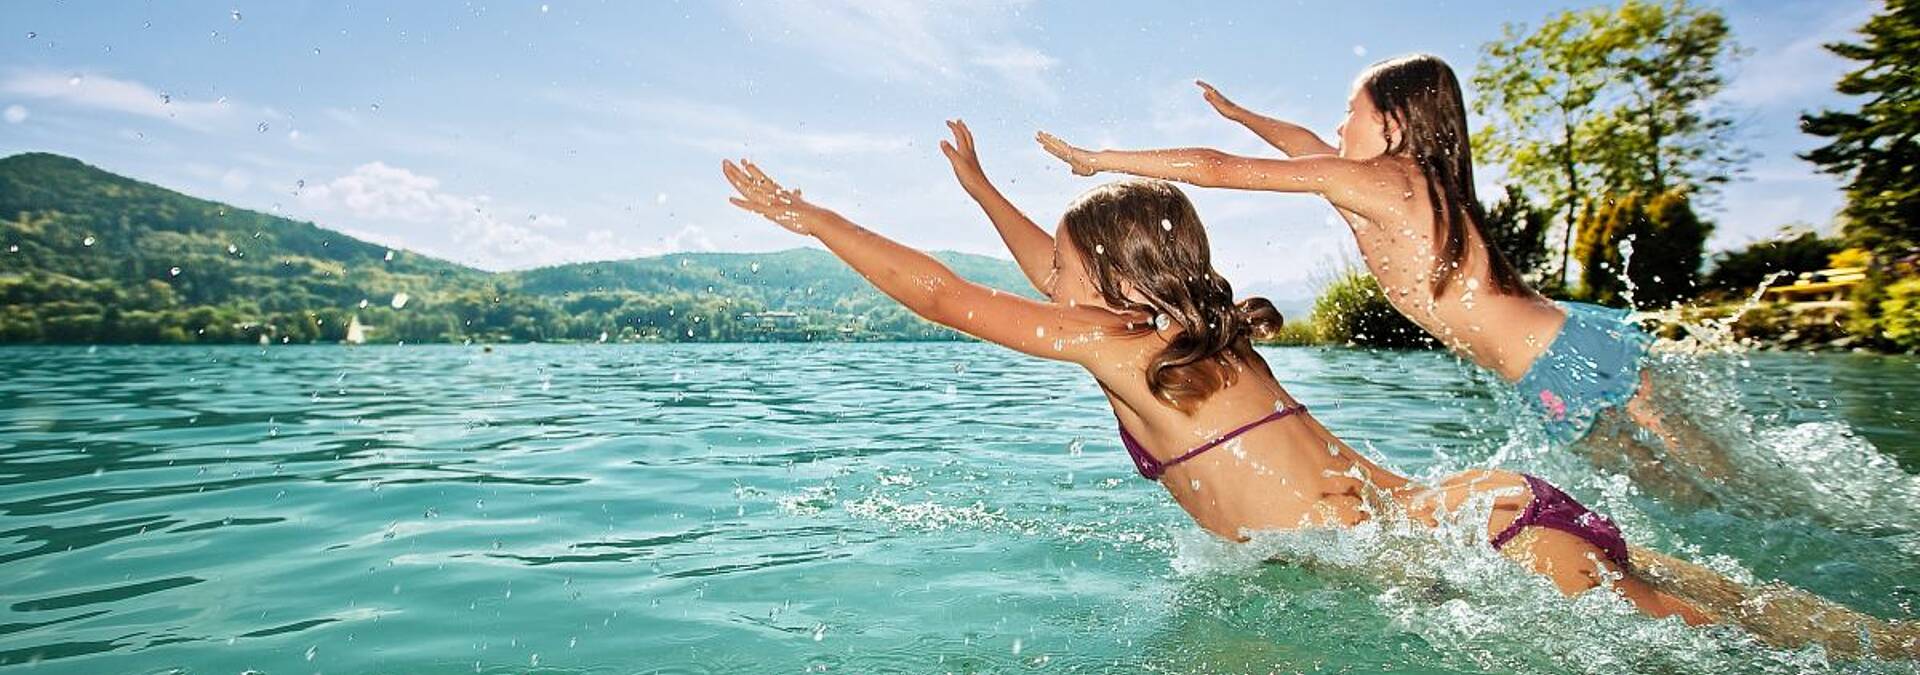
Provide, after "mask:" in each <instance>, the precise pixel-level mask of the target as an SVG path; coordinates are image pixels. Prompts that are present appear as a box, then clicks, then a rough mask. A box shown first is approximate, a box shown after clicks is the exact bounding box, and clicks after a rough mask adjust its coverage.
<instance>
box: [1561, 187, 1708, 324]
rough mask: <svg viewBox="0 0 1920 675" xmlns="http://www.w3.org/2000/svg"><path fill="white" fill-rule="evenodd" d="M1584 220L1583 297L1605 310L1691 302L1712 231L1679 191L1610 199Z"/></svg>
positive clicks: (1579, 248)
mask: <svg viewBox="0 0 1920 675" xmlns="http://www.w3.org/2000/svg"><path fill="white" fill-rule="evenodd" d="M1585 216H1586V217H1584V218H1582V219H1581V220H1580V239H1579V241H1578V242H1577V244H1576V251H1577V254H1578V256H1579V260H1580V268H1581V272H1580V281H1581V294H1582V296H1583V297H1584V298H1586V299H1587V300H1591V301H1593V302H1597V303H1600V304H1606V305H1622V304H1632V305H1634V306H1638V307H1658V306H1662V305H1665V304H1667V303H1670V302H1673V301H1676V300H1681V299H1684V298H1687V297H1691V296H1692V295H1693V294H1694V289H1695V287H1696V285H1697V282H1698V278H1699V271H1700V265H1701V262H1702V256H1703V253H1702V251H1703V250H1704V249H1705V248H1706V241H1707V235H1708V234H1710V233H1711V232H1712V231H1713V227H1712V226H1711V225H1708V224H1706V223H1704V222H1702V221H1701V220H1700V218H1699V216H1697V215H1695V214H1694V212H1693V206H1692V205H1691V203H1690V200H1689V199H1688V197H1687V194H1686V193H1685V192H1682V191H1678V190H1669V191H1667V192H1663V193H1660V194H1658V195H1654V196H1652V197H1647V196H1644V195H1641V194H1638V193H1628V194H1626V195H1624V196H1621V197H1617V198H1614V199H1610V200H1608V201H1606V202H1603V203H1602V204H1600V205H1598V206H1596V207H1594V208H1591V209H1589V210H1588V211H1587V213H1586V214H1585Z"/></svg>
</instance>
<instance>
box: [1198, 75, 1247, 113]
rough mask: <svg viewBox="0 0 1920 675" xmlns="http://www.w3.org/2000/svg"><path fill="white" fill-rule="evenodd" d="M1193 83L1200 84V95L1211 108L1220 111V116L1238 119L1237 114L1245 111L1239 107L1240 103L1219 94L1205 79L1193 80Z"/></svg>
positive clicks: (1245, 110)
mask: <svg viewBox="0 0 1920 675" xmlns="http://www.w3.org/2000/svg"><path fill="white" fill-rule="evenodd" d="M1193 83H1194V84H1197V85H1200V95H1201V96H1203V97H1205V98H1206V99H1207V103H1208V104H1209V105H1212V106H1213V110H1214V111H1215V112H1218V113H1220V116H1221V117H1225V118H1227V119H1239V115H1242V114H1244V113H1246V112H1247V109H1246V108H1242V107H1240V104H1238V103H1234V102H1233V101H1229V100H1227V97H1225V96H1222V95H1220V90H1218V89H1214V88H1213V85H1211V84H1207V81H1206V80H1194V81H1193Z"/></svg>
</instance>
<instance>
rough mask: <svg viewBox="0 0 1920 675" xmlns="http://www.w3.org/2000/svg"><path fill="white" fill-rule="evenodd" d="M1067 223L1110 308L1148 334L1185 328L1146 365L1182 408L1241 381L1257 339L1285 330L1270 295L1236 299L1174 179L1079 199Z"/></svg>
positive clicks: (1112, 187)
mask: <svg viewBox="0 0 1920 675" xmlns="http://www.w3.org/2000/svg"><path fill="white" fill-rule="evenodd" d="M1061 220H1062V222H1063V224H1064V225H1065V226H1066V233H1067V238H1068V239H1069V240H1070V241H1071V242H1072V243H1073V245H1074V247H1075V248H1076V249H1078V251H1079V252H1080V255H1081V256H1082V258H1084V259H1085V261H1086V267H1087V273H1088V276H1090V277H1092V279H1093V284H1094V286H1095V287H1096V288H1098V289H1099V291H1100V297H1101V298H1102V299H1103V300H1104V301H1106V303H1107V305H1108V306H1110V307H1113V308H1114V309H1118V310H1121V311H1125V312H1135V313H1139V314H1141V315H1142V316H1143V317H1151V318H1148V319H1146V321H1149V322H1151V323H1150V324H1146V325H1141V326H1140V327H1139V328H1138V329H1139V330H1142V331H1144V330H1148V329H1150V328H1160V329H1163V330H1172V329H1173V328H1175V327H1177V328H1178V329H1179V332H1178V334H1176V335H1174V336H1173V338H1172V339H1171V340H1170V341H1169V342H1168V343H1167V346H1166V348H1165V349H1162V350H1161V351H1160V353H1159V354H1158V355H1156V356H1155V357H1154V358H1153V361H1152V362H1151V363H1150V364H1149V365H1148V366H1147V387H1148V389H1149V390H1150V391H1152V392H1153V395H1154V396H1156V397H1158V398H1160V399H1161V400H1163V401H1165V402H1167V403H1168V404H1169V405H1172V406H1173V407H1175V408H1177V409H1179V410H1181V411H1182V412H1188V413H1191V412H1192V411H1193V408H1194V407H1195V406H1197V405H1198V404H1199V403H1200V402H1201V401H1204V400H1206V398H1207V397H1208V396H1211V395H1213V393H1214V392H1216V391H1219V390H1221V389H1223V388H1225V387H1227V386H1230V385H1232V384H1233V383H1234V381H1235V373H1236V370H1237V367H1238V366H1239V365H1240V363H1241V362H1242V361H1244V360H1245V359H1246V358H1247V357H1248V356H1249V355H1250V354H1251V353H1252V350H1253V343H1252V340H1251V338H1253V337H1255V336H1258V335H1264V334H1266V333H1269V332H1272V331H1277V330H1279V329H1280V325H1281V321H1282V319H1281V317H1280V312H1279V311H1277V310H1275V309H1274V307H1273V303H1271V302H1268V301H1267V300H1266V299H1264V298H1249V299H1247V300H1246V301H1244V302H1241V303H1239V304H1237V305H1236V304H1235V303H1234V301H1233V287H1232V286H1231V285H1229V284H1228V283H1227V280H1226V279H1225V278H1223V277H1221V276H1220V274H1219V273H1218V272H1216V271H1214V269H1213V256H1212V252H1211V250H1210V249H1209V248H1208V245H1207V232H1206V230H1205V229H1204V228H1203V227H1202V226H1201V224H1200V216H1199V215H1198V214H1196V213H1194V210H1193V203H1192V202H1189V201H1187V196H1186V195H1185V194H1183V193H1181V192H1180V189H1179V188H1177V187H1174V186H1173V184H1172V183H1167V182H1164V181H1157V180H1127V181H1119V182H1115V183H1108V184H1106V185H1102V186H1100V187H1097V188H1094V189H1093V190H1091V191H1088V192H1087V193H1086V194H1084V195H1081V196H1080V198H1079V199H1078V200H1075V201H1074V203H1073V204H1072V205H1071V206H1069V207H1067V213H1066V215H1065V216H1063V217H1062V218H1061Z"/></svg>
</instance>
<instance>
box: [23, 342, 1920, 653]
mask: <svg viewBox="0 0 1920 675" xmlns="http://www.w3.org/2000/svg"><path fill="white" fill-rule="evenodd" d="M1265 353H1266V355H1267V357H1268V359H1269V360H1270V361H1271V363H1272V365H1273V368H1274V371H1275V372H1276V374H1277V375H1278V376H1279V377H1280V378H1281V380H1282V381H1283V382H1284V383H1285V384H1286V385H1287V386H1288V387H1289V389H1290V390H1291V391H1292V392H1293V393H1294V395H1295V396H1297V397H1298V398H1300V399H1301V400H1303V401H1305V402H1307V403H1308V404H1310V405H1312V406H1314V414H1315V415H1316V416H1318V417H1319V418H1320V419H1321V420H1322V421H1323V422H1324V423H1325V424H1326V425H1327V426H1328V427H1329V428H1331V429H1332V430H1333V431H1334V432H1335V433H1337V434H1340V435H1341V436H1343V437H1344V438H1346V439H1347V440H1348V441H1349V442H1351V443H1352V444H1354V445H1355V446H1356V447H1364V448H1369V449H1370V450H1369V451H1370V452H1373V453H1376V454H1377V455H1378V456H1379V457H1381V458H1383V461H1385V462H1386V463H1388V464H1390V465H1392V466H1394V467H1396V468H1398V469H1401V470H1403V471H1408V472H1413V473H1415V474H1420V475H1432V474H1435V473H1440V472H1446V471H1450V470H1455V469H1459V468H1465V467H1470V466H1476V465H1480V464H1482V463H1484V462H1486V461H1488V460H1489V459H1497V460H1498V461H1499V462H1501V463H1502V464H1503V465H1505V466H1508V467H1510V468H1515V469H1525V470H1530V471H1535V472H1539V473H1541V474H1543V475H1545V476H1547V477H1548V478H1550V479H1552V480H1554V481H1555V482H1558V483H1561V484H1563V485H1564V486H1565V487H1566V488H1567V489H1568V490H1569V491H1570V492H1572V493H1574V494H1575V495H1576V496H1577V497H1579V498H1581V499H1582V500H1584V501H1587V502H1588V503H1590V504H1592V505H1594V506H1596V507H1597V508H1599V509H1600V510H1603V511H1607V512H1610V513H1612V514H1614V515H1615V516H1616V518H1617V519H1618V520H1619V521H1620V522H1621V525H1622V526H1623V528H1625V529H1626V530H1627V532H1628V535H1629V537H1630V538H1632V539H1635V540H1638V541H1642V542H1646V543H1650V544H1653V545H1655V546H1657V547H1660V548H1663V549H1666V550H1669V551H1676V552H1680V553H1684V554H1686V555H1688V556H1689V557H1695V558H1701V559H1706V560H1709V561H1710V562H1712V564H1714V565H1716V566H1718V567H1721V568H1722V569H1725V570H1729V571H1731V572H1733V573H1736V574H1750V575H1753V577H1755V578H1758V579H1781V580H1784V581H1787V582H1789V583H1793V584H1796V585H1799V586H1802V587H1805V588H1808V589H1811V590H1813V591H1815V592H1817V593H1820V594H1822V595H1824V596H1826V597H1828V598H1830V599H1833V600H1836V601H1839V602H1842V603H1845V604H1847V605H1850V606H1852V607H1855V608H1857V609H1860V610H1863V611H1867V612H1870V613H1873V614H1876V615H1879V616H1882V617H1889V618H1914V617H1916V616H1920V538H1917V537H1916V535H1915V534H1914V531H1915V529H1916V528H1917V527H1920V520H1914V519H1912V516H1913V515H1914V509H1915V508H1920V506H1917V505H1916V504H1915V503H1914V499H1913V498H1914V496H1915V495H1920V491H1916V488H1915V485H1916V479H1915V477H1914V472H1915V471H1916V470H1920V419H1916V415H1920V360H1915V359H1912V358H1902V357H1882V356H1865V355H1806V354H1786V355H1781V354H1752V355H1744V356H1721V357H1713V358H1714V359H1715V361H1713V363H1712V364H1711V365H1710V367H1704V368H1703V369H1701V370H1700V371H1699V372H1697V373H1695V375H1696V376H1697V377H1700V378H1702V381H1703V382H1710V383H1712V384H1710V385H1702V389H1701V391H1702V392H1703V395H1707V396H1718V397H1719V398H1718V399H1716V400H1717V401H1718V402H1719V403H1721V404H1724V405H1728V406H1729V407H1728V408H1727V409H1725V410H1718V409H1716V410H1715V411H1714V414H1715V416H1716V417H1719V418H1722V419H1727V420H1734V421H1737V422H1738V423H1739V424H1740V425H1745V426H1743V427H1742V428H1743V429H1745V431H1744V432H1742V435H1743V436H1744V439H1743V440H1744V441H1746V442H1747V443H1748V445H1749V446H1750V447H1747V448H1746V449H1744V450H1742V452H1743V453H1746V454H1745V455H1744V456H1743V458H1744V459H1745V460H1746V461H1747V462H1748V464H1749V465H1750V466H1751V473H1749V474H1744V475H1742V476H1740V477H1738V478H1737V480H1736V481H1731V482H1730V484H1729V485H1728V489H1729V490H1730V491H1731V492H1732V493H1738V494H1751V495H1752V496H1753V499H1752V501H1751V503H1729V504H1726V505H1723V506H1719V507H1713V508H1680V507H1673V506H1669V505H1667V504H1666V503H1665V502H1662V501H1659V500H1655V499H1650V498H1648V497H1645V496H1642V495H1640V494H1638V493H1637V492H1636V491H1635V490H1634V489H1633V488H1632V486H1631V485H1629V484H1627V483H1625V482H1624V481H1623V480H1622V479H1619V478H1616V477H1612V476H1608V475H1605V474H1603V473H1601V472H1598V471H1595V470H1593V469H1591V468H1589V467H1588V465H1587V464H1586V463H1585V462H1584V461H1583V460H1580V459H1579V458H1577V457H1575V456H1574V455H1572V454H1571V453H1569V452H1567V451H1564V450H1560V451H1553V450H1546V449H1544V448H1540V447H1533V446H1532V445H1531V444H1530V443H1529V442H1528V441H1527V440H1526V438H1527V435H1526V434H1525V433H1524V432H1523V433H1520V434H1519V435H1518V436H1515V428H1516V427H1515V424H1514V422H1513V421H1512V420H1513V419H1514V418H1515V415H1514V414H1513V413H1511V412H1509V411H1510V409H1511V405H1510V404H1509V403H1506V402H1503V400H1502V399H1500V398H1499V397H1496V396H1494V395H1492V394H1491V391H1492V389H1491V387H1490V386H1489V384H1488V383H1487V382H1486V381H1485V380H1483V379H1482V378H1481V376H1478V375H1475V374H1473V373H1472V372H1470V371H1469V370H1467V369H1465V368H1463V367H1462V366H1460V365H1458V364H1457V363H1456V362H1455V360H1454V359H1453V358H1451V357H1448V356H1445V355H1440V354H1431V353H1370V352H1363V351H1349V350H1323V349H1273V350H1265ZM0 374H4V378H0V575H4V576H3V577H0V578H4V585H3V588H4V590H3V593H0V595H3V597H4V602H3V603H0V604H3V605H4V608H3V609H0V663H5V664H9V665H0V671H5V672H14V671H18V672H36V673H39V672H44V673H122V672H142V673H146V672H154V673H158V672H190V673H243V672H247V671H255V672H259V673H313V672H325V673H375V672H384V673H472V672H483V673H507V672H514V673H519V672H556V673H651V672H663V673H706V672H712V673H722V672H786V673H793V672H846V673H869V672H910V673H911V672H1027V671H1034V672H1142V671H1144V672H1170V673H1172V672H1179V673H1184V672H1268V671H1289V672H1290V671H1296V670H1304V671H1329V672H1344V671H1355V672H1358V671H1365V672H1383V671H1384V672H1480V671H1484V670H1492V671H1522V672H1564V671H1574V672H1578V671H1592V672H1609V671H1612V672H1618V671H1620V670H1622V669H1625V670H1632V671H1641V672H1661V671H1665V672H1674V671H1700V672H1801V671H1806V670H1822V669H1829V668H1831V669H1838V670H1859V671H1879V672H1913V671H1914V665H1913V664H1911V663H1832V662H1828V661H1826V660H1824V659H1823V658H1822V656H1821V655H1820V654H1819V653H1818V652H1816V651H1810V650H1809V651H1797V652H1796V651H1783V650H1770V649H1766V648H1764V647H1761V646H1759V645H1757V644H1755V643H1754V642H1753V641H1752V640H1751V639H1749V638H1747V637H1746V636H1744V634H1742V633H1740V632H1739V631H1737V630H1733V629H1724V628H1713V629H1704V630H1702V629H1687V628H1684V627H1680V626H1678V625H1676V624H1673V623H1663V622H1655V621H1650V620H1646V619H1641V618H1638V617H1637V616H1631V615H1630V613H1628V612H1626V611H1625V610H1623V609H1622V607H1620V606H1618V604H1617V603H1615V602H1613V601H1612V600H1611V599H1610V598H1606V597H1600V596H1601V594H1590V595H1589V596H1586V597H1583V598H1582V599H1581V601H1579V602H1565V601H1561V600H1559V599H1558V598H1555V597H1552V595H1551V591H1549V590H1546V589H1545V588H1544V582H1540V581H1538V580H1536V579H1533V578H1531V577H1525V576H1524V575H1519V576H1516V574H1517V572H1515V573H1513V574H1509V572H1514V570H1515V568H1511V567H1502V566H1501V565H1504V564H1505V563H1503V562H1502V561H1500V560H1498V559H1497V558H1493V557H1492V555H1491V554H1489V553H1487V552H1485V551H1484V550H1482V548H1483V547H1484V544H1483V543H1482V544H1474V543H1470V542H1469V543H1460V544H1458V545H1457V546H1449V545H1447V544H1446V543H1445V542H1437V543H1436V542H1427V543H1424V544H1423V543H1418V542H1414V543H1409V542H1404V541H1399V542H1398V543H1396V541H1397V540H1395V539H1394V538H1393V537H1391V536H1387V535H1383V534H1378V533H1375V534H1368V533H1365V532H1359V533H1345V534H1312V533H1309V534H1302V535H1298V536H1290V537H1282V538H1280V539H1278V540H1277V541H1274V542H1267V543H1269V544H1272V547H1273V548H1272V550H1278V551H1281V552H1283V553H1289V554H1290V555H1283V556H1282V558H1283V562H1281V563H1274V564H1260V563H1259V562H1257V558H1258V557H1259V556H1257V555H1249V554H1248V553H1247V552H1246V551H1243V550H1239V549H1236V548H1234V547H1231V546H1227V545H1223V544H1219V543H1217V542H1215V541H1214V540H1212V539H1210V538H1208V537H1207V536H1205V535H1204V534H1202V533H1200V532H1199V531H1198V530H1197V528H1196V527H1195V526H1193V525H1192V524H1191V523H1190V522H1189V521H1188V520H1187V519H1186V516H1185V515H1184V514H1183V513H1182V512H1181V511H1180V510H1179V508H1178V507H1177V506H1176V505H1175V504H1174V503H1173V502H1172V500H1171V499H1170V498H1168V497H1167V496H1166V494H1165V493H1164V491H1162V490H1161V489H1160V488H1159V487H1158V486H1157V485H1155V484H1152V483H1149V482H1146V481H1143V480H1140V479H1139V478H1138V477H1137V476H1136V475H1134V474H1133V472H1132V466H1131V464H1130V463H1129V462H1128V461H1127V459H1126V457H1125V453H1124V452H1123V451H1122V450H1121V449H1120V448H1119V446H1118V443H1117V439H1116V438H1115V436H1114V430H1113V419H1112V416H1111V414H1110V413H1109V412H1108V411H1107V409H1106V407H1105V404H1104V402H1103V400H1102V399H1101V397H1100V396H1099V392H1098V390H1097V388H1096V387H1095V386H1094V384H1093V383H1092V381H1091V380H1090V379H1089V378H1087V377H1085V376H1084V375H1082V374H1080V373H1079V372H1077V371H1076V370H1075V369H1073V368H1072V367H1069V366H1063V365H1058V364H1050V363H1045V362H1039V361H1036V360H1032V359H1026V358H1022V357H1018V356H1016V355H1013V354H1011V353H1008V352H1004V351H1002V350H998V349H995V348H992V347H988V346H984V345H974V344H884V345H577V346H543V345H522V346H506V347H499V348H496V349H495V350H494V351H492V352H490V353H489V352H483V351H481V350H480V349H478V348H476V347H459V346H405V347H357V348H347V347H333V346H313V347H301V346H294V347H283V346H275V347H271V348H266V349H260V348H251V347H246V348H242V347H221V348H204V347H112V348H108V347H101V348H98V349H89V348H85V347H57V348H55V347H50V348H29V347H16V348H5V349H0ZM1714 387H1724V388H1725V389H1724V392H1723V393H1722V394H1716V393H1714V392H1721V391H1722V390H1720V389H1715V388H1714ZM1734 399H1738V401H1737V406H1735V405H1733V404H1734ZM1735 407H1737V408H1740V409H1743V410H1744V411H1746V412H1744V413H1743V412H1740V410H1735V409H1734V408H1735ZM1516 439H1517V440H1516ZM1463 541H1464V539H1463ZM1403 545H1404V546H1416V547H1418V546H1424V547H1425V548H1420V549H1418V550H1417V555H1411V556H1410V555H1406V550H1405V549H1403V548H1399V547H1401V546H1403ZM1436 561H1437V562H1436ZM1396 565H1398V566H1399V567H1401V568H1403V569H1382V568H1383V567H1389V568H1390V567H1394V566H1396ZM1445 569H1458V570H1466V572H1461V573H1453V572H1446V571H1444V570H1445ZM1435 570H1443V571H1438V572H1436V571H1435Z"/></svg>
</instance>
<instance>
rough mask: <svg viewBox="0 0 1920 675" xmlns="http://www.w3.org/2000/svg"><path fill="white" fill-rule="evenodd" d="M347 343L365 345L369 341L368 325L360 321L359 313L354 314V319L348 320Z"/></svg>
mask: <svg viewBox="0 0 1920 675" xmlns="http://www.w3.org/2000/svg"><path fill="white" fill-rule="evenodd" d="M346 343H347V344H350V345H363V344H366V343H367V327H366V326H365V325H363V324H361V323H360V315H358V314H355V315H353V319H352V320H350V321H348V322H347V339H346Z"/></svg>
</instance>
